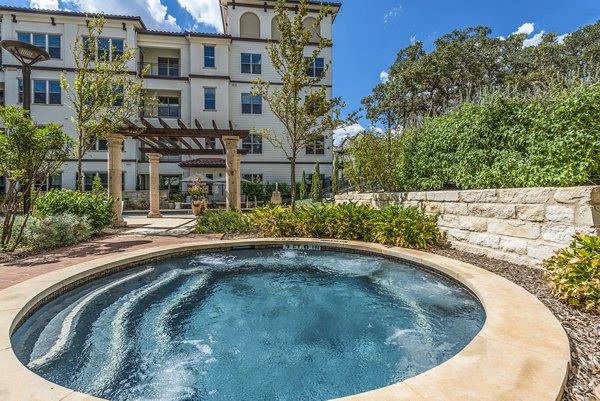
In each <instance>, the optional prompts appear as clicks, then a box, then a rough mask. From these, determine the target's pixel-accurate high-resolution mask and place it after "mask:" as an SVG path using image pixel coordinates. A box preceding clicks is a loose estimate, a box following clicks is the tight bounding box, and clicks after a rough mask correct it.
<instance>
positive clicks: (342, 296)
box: [12, 246, 485, 401]
mask: <svg viewBox="0 0 600 401" xmlns="http://www.w3.org/2000/svg"><path fill="white" fill-rule="evenodd" d="M284 248H285V246H283V247H282V246H280V247H278V248H272V249H257V250H255V249H252V250H235V251H228V252H213V253H208V254H200V255H195V256H190V257H186V258H181V259H171V260H166V261H162V262H155V263H150V264H145V265H143V266H139V267H136V268H133V269H128V270H126V271H124V272H121V273H116V274H113V275H111V276H108V277H104V278H102V279H99V280H96V281H92V282H90V283H87V284H85V285H83V286H81V287H78V288H76V289H74V290H72V291H70V292H67V293H66V294H64V295H62V296H60V297H58V298H57V299H55V300H53V301H51V302H50V303H47V304H46V305H44V306H42V307H41V308H40V309H39V310H38V311H37V312H35V314H33V316H32V317H31V318H29V319H27V320H26V321H25V322H24V324H23V325H22V326H21V327H20V328H19V329H18V330H17V331H16V332H15V333H14V334H13V336H12V343H13V349H14V351H15V353H16V354H17V356H18V357H19V359H20V360H21V361H22V362H23V363H24V364H25V365H27V366H28V367H29V368H30V369H32V370H33V371H34V372H36V373H38V374H40V375H42V376H43V377H45V378H47V379H49V380H51V381H53V382H55V383H57V384H60V385H62V386H65V387H69V388H73V389H76V390H78V391H81V392H86V393H89V394H93V395H96V396H100V397H103V398H107V399H111V400H123V401H125V400H149V399H164V400H242V399H243V400H325V399H329V398H335V397H341V396H345V395H350V394H355V393H360V392H364V391H368V390H372V389H376V388H379V387H383V386H386V385H389V384H392V383H396V382H398V381H401V380H405V379H407V378H409V377H412V376H415V375H418V374H419V373H422V372H424V371H426V370H429V369H431V368H433V367H434V366H437V365H439V364H440V363H442V362H444V361H446V360H448V359H450V358H451V357H452V356H454V355H455V354H457V353H458V352H459V351H461V350H462V349H463V348H464V347H465V346H466V345H467V344H468V343H469V342H470V341H471V340H472V339H473V337H474V336H475V335H476V334H477V333H478V332H479V330H480V329H481V327H482V325H483V323H484V320H485V313H484V311H483V308H482V307H481V305H480V304H479V302H478V301H477V300H476V299H475V298H474V297H473V296H472V295H471V294H470V293H469V292H468V291H467V290H466V289H464V288H463V287H462V286H460V285H458V284H456V283H455V282H453V281H451V280H449V279H447V278H445V277H443V276H440V275H438V274H434V273H432V272H431V271H429V270H426V269H422V268H419V267H415V266H413V265H410V264H407V263H403V262H399V261H397V260H391V259H387V258H384V257H381V256H370V255H361V254H356V253H345V252H332V251H320V250H319V249H318V247H317V248H307V249H305V250H298V249H296V250H294V249H284Z"/></svg>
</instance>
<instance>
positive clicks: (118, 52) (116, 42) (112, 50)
mask: <svg viewBox="0 0 600 401" xmlns="http://www.w3.org/2000/svg"><path fill="white" fill-rule="evenodd" d="M83 45H84V47H85V49H86V50H87V52H86V53H88V54H90V52H91V51H92V49H91V46H90V38H89V37H88V36H83ZM124 49H125V44H124V41H123V39H111V38H98V43H97V49H96V50H97V53H96V58H97V60H104V61H106V60H114V59H115V58H116V57H120V56H122V55H123V51H124ZM90 55H91V54H90Z"/></svg>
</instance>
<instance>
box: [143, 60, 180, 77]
mask: <svg viewBox="0 0 600 401" xmlns="http://www.w3.org/2000/svg"><path fill="white" fill-rule="evenodd" d="M145 68H147V69H148V70H147V71H146V76H147V77H160V78H179V77H181V66H180V65H179V63H173V62H170V63H162V62H161V63H147V62H141V63H139V65H138V72H140V73H141V72H142V71H143V70H144V69H145Z"/></svg>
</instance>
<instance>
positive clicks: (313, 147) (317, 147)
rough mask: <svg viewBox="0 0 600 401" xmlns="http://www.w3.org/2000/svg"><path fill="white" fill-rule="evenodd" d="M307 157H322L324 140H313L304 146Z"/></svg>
mask: <svg viewBox="0 0 600 401" xmlns="http://www.w3.org/2000/svg"><path fill="white" fill-rule="evenodd" d="M306 154H307V155H324V154H325V138H319V139H315V140H314V141H313V142H312V143H310V144H308V145H306Z"/></svg>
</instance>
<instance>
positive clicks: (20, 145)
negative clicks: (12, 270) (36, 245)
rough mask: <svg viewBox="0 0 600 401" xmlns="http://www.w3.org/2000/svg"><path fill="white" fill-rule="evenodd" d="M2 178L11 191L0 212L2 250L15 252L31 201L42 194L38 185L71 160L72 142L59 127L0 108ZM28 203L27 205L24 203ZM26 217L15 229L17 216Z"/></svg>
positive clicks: (7, 192)
mask: <svg viewBox="0 0 600 401" xmlns="http://www.w3.org/2000/svg"><path fill="white" fill-rule="evenodd" d="M0 125H2V127H3V129H2V132H1V133H0V175H2V176H3V177H5V178H6V179H7V181H8V188H7V189H6V194H5V196H4V199H3V200H2V203H1V205H0V209H1V210H3V211H4V219H3V221H2V235H1V238H0V248H1V249H2V251H13V250H14V249H15V248H16V247H17V246H18V245H19V243H20V242H21V238H22V236H23V230H24V228H25V226H26V224H27V220H28V218H29V215H30V213H31V210H30V208H29V207H28V205H29V202H31V203H33V202H35V198H36V196H37V194H38V193H39V191H35V190H34V187H35V185H36V183H42V184H43V183H45V182H46V180H47V179H48V177H49V176H50V175H51V174H53V173H54V172H55V171H56V170H57V169H58V168H59V167H60V165H61V164H62V163H63V161H64V160H65V159H66V158H68V157H69V155H70V154H71V152H72V150H73V139H72V138H71V137H70V136H68V135H66V134H65V133H64V132H63V130H62V127H61V126H60V125H58V124H54V123H52V124H47V125H44V126H39V125H37V124H35V123H34V122H33V121H32V120H31V118H30V117H29V112H27V111H24V110H22V109H20V108H16V107H0ZM25 201H26V202H25ZM21 211H23V212H24V214H25V216H24V218H23V220H22V223H21V225H20V226H19V227H17V226H15V221H16V217H17V214H20V213H21Z"/></svg>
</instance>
